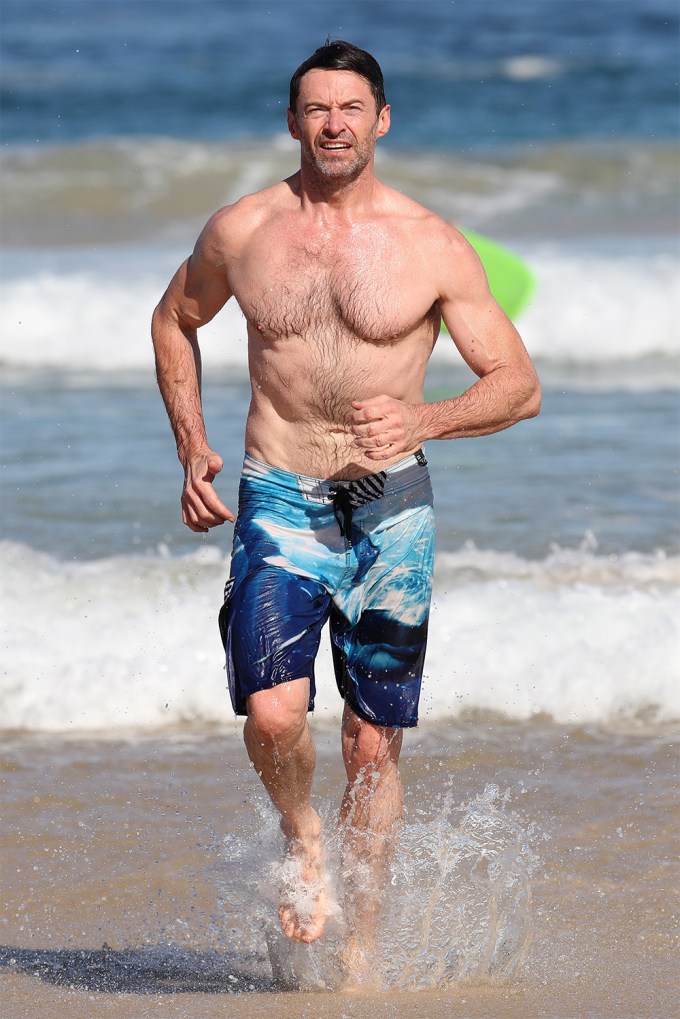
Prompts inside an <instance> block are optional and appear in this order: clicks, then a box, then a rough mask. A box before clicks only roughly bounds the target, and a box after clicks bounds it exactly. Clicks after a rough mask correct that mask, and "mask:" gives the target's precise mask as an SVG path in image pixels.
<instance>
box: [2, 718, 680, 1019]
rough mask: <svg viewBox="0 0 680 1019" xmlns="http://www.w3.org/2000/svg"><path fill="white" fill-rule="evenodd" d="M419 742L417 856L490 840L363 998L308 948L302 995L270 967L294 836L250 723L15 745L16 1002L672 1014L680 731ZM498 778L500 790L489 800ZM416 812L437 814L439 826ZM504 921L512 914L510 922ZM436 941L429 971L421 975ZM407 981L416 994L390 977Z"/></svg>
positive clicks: (413, 754)
mask: <svg viewBox="0 0 680 1019" xmlns="http://www.w3.org/2000/svg"><path fill="white" fill-rule="evenodd" d="M410 735H412V739H411V740H410V741H409V744H408V747H407V748H406V750H405V753H404V758H403V761H404V764H403V774H404V781H405V784H406V790H407V793H406V802H407V811H408V813H407V820H406V830H405V836H404V837H405V844H406V845H407V846H409V847H410V855H411V857H412V858H413V856H414V855H415V854H413V839H414V838H415V837H416V835H417V837H418V838H419V839H420V854H421V856H422V854H423V853H426V852H427V850H428V849H429V850H430V851H432V850H434V856H435V857H438V858H439V859H441V855H442V847H444V846H445V845H446V844H447V840H448V843H449V844H453V842H454V841H455V839H456V837H457V836H458V835H460V832H461V830H462V829H464V828H466V825H467V828H466V830H467V832H468V835H469V834H470V831H471V829H470V826H469V821H470V817H471V816H474V817H476V819H477V821H478V822H479V823H481V824H482V826H483V827H484V838H483V839H478V840H477V842H476V843H475V845H474V846H473V853H474V855H475V860H474V861H473V865H472V868H471V869H468V868H466V865H465V863H464V861H463V860H462V859H461V858H460V854H459V857H458V859H457V860H456V862H455V863H454V865H453V866H452V867H451V868H450V869H449V871H448V872H446V873H444V871H443V870H441V869H438V867H436V866H430V867H425V868H424V869H422V870H421V871H420V873H419V874H418V877H417V881H418V882H419V889H418V897H417V899H416V900H413V901H417V902H420V903H421V905H420V915H419V916H415V915H414V916H412V917H411V920H412V922H413V926H412V928H411V934H410V940H409V941H408V942H406V941H404V939H401V940H400V941H398V942H397V941H391V943H385V942H384V941H383V944H382V953H383V958H382V959H376V974H378V973H379V971H380V969H381V968H382V969H383V971H384V972H387V973H388V974H390V973H391V974H392V976H391V978H389V979H391V981H392V987H388V988H387V990H385V991H380V992H376V993H372V992H371V991H370V989H369V990H367V993H366V995H365V996H362V995H359V996H357V995H354V994H353V995H348V994H345V993H343V992H342V991H340V990H337V989H335V990H328V989H313V990H310V989H309V987H308V988H307V989H306V990H305V987H304V984H305V982H307V983H308V984H309V981H310V979H317V978H318V973H319V967H318V966H317V967H316V969H315V968H314V966H313V965H312V966H310V965H309V960H307V961H305V959H304V957H303V956H304V952H306V951H307V949H304V950H303V952H301V953H298V955H297V956H296V957H295V959H293V960H292V961H293V968H295V966H297V968H298V973H299V974H300V981H301V984H302V989H300V990H294V991H289V992H282V991H281V988H280V986H278V987H277V983H276V981H275V980H274V979H273V978H272V971H271V967H270V964H269V958H268V953H267V947H266V942H265V939H264V937H263V927H262V925H263V924H264V925H266V924H269V925H270V926H271V925H272V924H274V925H275V915H274V905H273V901H272V900H271V897H270V894H269V889H268V877H271V871H272V866H273V865H275V862H276V859H277V853H278V850H279V847H278V843H277V841H276V834H275V825H274V822H273V817H272V815H271V810H270V808H269V807H268V806H267V804H266V803H265V802H264V800H263V796H262V793H261V790H260V788H259V784H258V782H257V779H256V776H255V775H254V774H253V772H252V771H251V770H250V769H249V768H248V767H247V766H246V761H245V755H244V752H243V750H242V747H241V745H240V737H239V735H238V734H237V733H236V732H234V731H233V730H227V731H223V732H215V731H202V732H190V733H187V732H184V733H170V734H166V735H163V736H159V735H155V736H151V737H147V738H139V737H138V736H136V737H134V738H129V737H128V738H125V737H122V738H118V739H115V740H90V739H79V738H76V737H71V738H67V739H58V738H44V737H42V738H41V737H26V736H16V737H12V738H9V739H7V740H6V741H5V747H4V750H3V754H2V771H3V778H4V784H5V790H4V800H5V815H6V823H5V827H4V831H3V837H2V859H3V875H2V879H3V897H4V900H5V903H6V912H5V919H4V921H3V935H2V949H1V955H0V959H1V961H2V967H3V977H2V984H3V988H2V994H3V999H4V1001H5V1002H6V1004H5V1013H6V1014H8V1015H12V1016H15V1017H17V1019H19V1017H24V1016H25V1017H27V1019H28V1017H33V1016H37V1015H51V1014H52V1015H53V1014H59V1015H63V1016H65V1017H66V1016H68V1017H74V1019H76V1017H80V1016H83V1017H88V1019H89V1017H91V1016H99V1015H101V1016H111V1017H116V1019H118V1017H120V1019H123V1017H128V1016H129V1017H133V1016H134V1017H146V1016H156V1015H163V1016H168V1017H170V1016H178V1017H180V1016H181V1017H187V1019H193V1017H197V1019H198V1017H210V1016H218V1015H220V1016H222V1015H229V1016H234V1017H240V1016H243V1017H246V1016H248V1017H251V1016H259V1015H263V1016H264V1015H270V1014H272V1010H273V1009H276V1012H277V1014H281V1015H284V1016H286V1017H290V1019H293V1017H302V1016H312V1015H316V1016H322V1017H324V1016H328V1017H340V1016H351V1017H357V1019H359V1017H364V1016H366V1017H369V1016H371V1017H373V1016H393V1015H394V1016H397V1015H399V1016H423V1017H426V1016H428V1017H429V1016H432V1017H435V1019H439V1017H442V1019H443V1017H444V1016H469V1017H475V1016H498V1017H499V1019H500V1017H506V1016H507V1017H513V1019H514V1017H517V1019H519V1017H523V1019H527V1017H529V1016H554V1017H558V1016H559V1017H565V1016H581V1017H586V1016H588V1017H590V1016H592V1017H595V1016H602V1017H611V1019H624V1017H626V1019H628V1017H630V1019H633V1017H635V1019H641V1017H647V1016H649V1017H650V1019H651V1017H656V1019H659V1017H666V1016H667V1017H671V1016H673V1015H674V1014H677V1010H678V1008H679V1007H680V1000H679V999H678V996H677V987H676V986H675V979H674V976H675V970H674V966H673V963H672V959H673V946H674V938H673V928H672V916H671V914H672V908H673V895H674V887H675V882H676V880H677V870H676V868H675V860H676V855H677V854H676V848H677V842H676V841H675V833H674V831H673V812H674V809H675V806H676V804H675V792H674V781H675V773H674V768H675V764H676V758H675V756H674V753H673V748H672V741H671V734H670V733H663V732H661V731H659V730H658V729H656V730H655V731H650V732H641V731H637V732H636V731H631V730H628V731H615V730H608V731H607V730H603V729H600V730H595V729H593V730H587V729H576V728H575V729H573V730H571V731H570V730H563V729H557V728H555V727H553V726H551V725H550V724H548V723H540V722H536V723H533V724H531V725H526V724H524V725H517V724H511V723H508V722H504V723H499V722H498V720H492V719H486V720H484V719H477V720H474V721H470V722H469V723H468V724H466V725H463V724H461V723H457V724H455V725H441V724H440V725H428V726H425V727H423V728H422V729H420V730H418V731H417V733H414V734H410ZM317 738H318V741H319V747H320V766H319V773H318V781H317V786H316V796H317V802H318V805H319V808H320V811H321V813H322V815H323V816H324V817H325V819H327V822H328V827H329V830H330V828H331V825H332V815H333V810H334V804H336V803H337V801H338V797H339V792H340V788H341V774H340V766H339V762H338V756H337V750H336V747H335V741H336V735H335V731H334V728H331V727H330V726H326V725H321V726H319V725H317ZM494 786H496V787H497V788H498V790H499V794H498V796H495V794H494V793H493V792H492V793H491V794H489V788H490V787H491V788H492V789H493V787H494ZM485 790H486V794H484V791H485ZM480 794H482V795H481V799H480ZM485 797H486V798H485ZM471 802H473V803H476V804H477V806H476V810H475V811H472V812H471V811H470V809H469V805H470V803H471ZM419 818H421V819H422V818H425V819H426V821H425V823H424V825H423V824H421V825H420V828H419ZM433 822H434V825H433ZM428 825H429V826H428ZM499 825H505V826H506V829H505V831H506V835H507V831H508V830H510V829H511V830H512V831H513V832H515V833H518V834H519V842H518V845H519V844H520V843H521V846H522V848H521V849H520V852H524V854H525V855H527V854H528V858H529V859H530V863H529V864H528V865H527V866H525V868H524V870H523V871H521V870H520V869H517V870H516V875H515V876H518V875H519V874H520V872H521V874H522V875H523V879H525V880H526V888H527V891H528V896H527V897H526V899H525V897H521V898H517V897H515V898H513V899H512V902H510V904H508V903H507V902H506V903H505V905H504V904H503V901H502V896H500V895H499V888H500V885H499V883H498V881H497V880H496V881H495V880H494V878H493V876H492V874H491V868H490V861H492V860H493V858H494V857H493V852H491V851H490V845H491V843H492V842H493V839H494V838H498V837H499V836H498V831H499V830H500V829H499ZM478 830H479V829H478ZM414 833H415V834H414ZM494 833H495V834H494ZM237 840H240V843H241V850H240V851H239V852H234V846H235V845H236V841H237ZM473 841H474V840H473ZM456 844H457V845H458V848H460V843H456ZM508 845H509V843H508V841H507V839H506V842H505V843H504V846H505V850H506V851H507V848H508ZM244 848H245V850H246V852H244V851H243V850H244ZM433 858H434V857H433ZM516 862H517V861H516V860H515V863H516ZM398 866H399V862H398V861H397V865H396V867H395V873H396V871H397V870H398ZM471 874H474V877H473V878H472V881H473V884H474V887H475V888H476V890H477V892H478V893H479V901H480V903H482V905H481V907H480V911H479V914H478V916H477V917H476V919H475V925H476V926H475V929H474V931H473V932H472V933H470V931H468V937H467V947H466V951H467V958H466V959H465V966H466V967H467V969H468V971H469V972H468V974H467V975H463V976H462V977H460V976H453V977H452V978H451V979H450V980H449V981H448V986H439V987H437V986H436V984H437V982H439V983H440V985H441V984H446V983H447V980H446V979H445V978H443V977H442V976H441V974H440V975H439V977H437V975H436V974H437V968H438V966H439V967H440V966H441V946H440V947H439V949H438V951H439V956H438V954H437V947H436V945H435V939H434V936H433V933H432V929H431V928H428V922H429V921H428V917H427V916H426V914H427V912H428V908H430V910H431V909H432V906H433V903H434V904H435V906H434V908H435V911H436V908H437V905H436V900H439V901H440V903H443V905H444V907H445V908H447V909H449V910H451V912H450V914H449V921H450V929H451V937H452V938H453V937H454V935H455V934H456V931H457V930H458V934H459V933H460V932H459V929H457V926H456V918H455V908H456V906H455V902H456V900H455V890H456V889H455V886H456V884H458V885H459V886H460V887H462V888H465V894H466V899H467V902H468V905H469V903H470V902H471V901H472V900H473V898H474V896H472V895H471V894H470V887H471V885H470V881H471V876H470V875H471ZM239 877H240V878H241V880H239ZM393 883H394V882H393ZM449 884H450V885H451V886H453V898H452V899H451V900H450V901H448V904H446V903H445V902H444V900H445V899H446V895H447V894H450V893H451V889H450V888H449V889H448V891H447V887H446V885H449ZM258 887H259V893H258V892H256V893H255V896H253V892H252V889H253V888H258ZM258 896H259V897H258ZM427 903H429V907H427V905H426V904H427ZM393 905H394V906H395V908H396V904H393ZM459 905H460V903H459ZM389 908H391V907H388V911H389ZM410 908H411V909H412V910H413V911H414V913H417V912H418V907H415V906H413V902H412V903H411V907H410ZM494 910H496V918H497V921H498V920H499V919H500V923H499V924H498V926H497V927H496V928H495V929H494V930H493V931H492V930H491V928H490V927H489V918H490V916H491V915H492V914H493V911H494ZM254 917H257V924H255V925H254V926H253V924H252V923H251V921H252V920H253V918H254ZM430 920H431V915H430ZM512 922H514V923H515V924H516V926H517V927H518V929H519V934H518V933H517V932H516V933H515V941H514V942H512V941H510V942H509V941H508V938H507V936H506V937H505V944H503V931H502V929H501V928H502V927H504V928H505V929H507V928H508V927H509V926H510V925H511V924H512ZM485 923H486V928H485V926H484V925H485ZM387 927H388V928H389V920H388V922H387ZM330 936H331V940H332V933H331V935H330ZM428 938H429V939H430V941H429V945H428ZM520 942H521V943H522V947H521V948H518V945H519V944H520ZM424 948H426V949H427V952H426V953H425V955H423V949H424ZM513 951H515V952H516V954H517V957H516V958H515V959H514V960H513V959H512V953H513ZM503 953H505V955H503ZM419 954H420V956H421V958H424V959H425V960H426V961H425V962H421V963H420V964H417V963H416V964H414V960H416V959H417V957H418V956H419ZM520 956H521V958H520ZM463 968H465V967H463ZM322 969H323V967H322ZM504 969H505V972H504ZM315 973H316V977H314V974H315ZM310 974H311V976H310ZM394 974H399V976H398V977H396V978H395V975H394ZM404 980H405V981H406V983H407V984H409V983H410V986H401V987H400V986H394V985H395V983H396V984H398V983H399V982H400V981H402V982H403V981H404ZM428 980H430V982H431V983H432V984H433V985H434V986H433V987H429V988H428V986H427V983H428Z"/></svg>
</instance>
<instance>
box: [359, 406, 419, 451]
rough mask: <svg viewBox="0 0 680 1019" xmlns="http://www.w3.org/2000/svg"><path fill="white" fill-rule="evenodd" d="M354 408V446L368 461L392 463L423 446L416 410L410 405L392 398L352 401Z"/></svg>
mask: <svg viewBox="0 0 680 1019" xmlns="http://www.w3.org/2000/svg"><path fill="white" fill-rule="evenodd" d="M352 408H353V409H352V415H351V419H350V421H351V430H352V434H353V435H354V444H355V445H356V446H359V448H360V449H361V450H362V451H363V453H364V455H365V456H367V457H368V458H369V460H390V459H391V458H392V457H394V456H397V455H398V454H399V453H405V452H409V451H410V450H412V449H416V448H417V447H418V446H419V445H420V443H421V441H422V436H419V435H418V434H417V431H416V423H417V422H416V415H415V413H414V410H415V408H414V407H412V406H411V405H410V404H407V403H402V402H401V400H395V399H394V398H393V397H391V396H372V397H371V398H370V399H369V400H354V401H352Z"/></svg>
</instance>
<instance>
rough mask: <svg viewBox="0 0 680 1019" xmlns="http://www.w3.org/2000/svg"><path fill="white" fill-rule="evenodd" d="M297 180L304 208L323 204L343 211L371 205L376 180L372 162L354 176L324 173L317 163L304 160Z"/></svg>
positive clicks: (348, 211)
mask: <svg viewBox="0 0 680 1019" xmlns="http://www.w3.org/2000/svg"><path fill="white" fill-rule="evenodd" d="M298 180H299V189H300V201H301V204H302V207H303V209H304V208H305V207H308V208H309V209H310V211H311V210H312V209H313V208H315V207H316V208H318V207H319V206H326V207H327V208H328V209H332V210H336V211H338V212H345V213H352V212H355V211H359V210H360V209H362V208H366V207H367V206H370V205H371V204H372V202H373V199H374V196H375V191H376V184H378V181H377V180H376V178H375V176H374V174H373V163H372V162H371V163H369V164H367V165H366V166H365V167H364V168H363V169H362V170H361V171H360V172H359V173H358V174H357V175H356V176H353V177H327V176H325V175H324V174H322V173H319V171H318V170H317V169H316V167H314V166H309V165H305V164H304V163H303V165H302V166H301V167H300V173H299V177H298Z"/></svg>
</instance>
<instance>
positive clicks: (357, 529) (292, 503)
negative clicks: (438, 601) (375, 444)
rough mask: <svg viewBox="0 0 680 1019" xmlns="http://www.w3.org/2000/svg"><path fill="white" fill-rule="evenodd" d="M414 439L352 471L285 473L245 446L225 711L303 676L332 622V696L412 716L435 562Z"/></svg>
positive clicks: (226, 623)
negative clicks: (406, 448) (374, 464)
mask: <svg viewBox="0 0 680 1019" xmlns="http://www.w3.org/2000/svg"><path fill="white" fill-rule="evenodd" d="M426 464H427V461H426V459H425V457H424V455H423V453H422V452H421V451H418V452H417V453H415V454H412V455H411V456H408V457H406V458H405V459H404V460H401V461H400V462H399V463H397V464H394V465H393V466H392V467H388V468H387V469H386V470H385V471H380V472H379V473H377V474H370V475H367V476H366V477H363V478H360V479H359V480H357V481H327V480H321V479H319V478H310V477H307V476H305V475H301V474H291V473H290V472H288V471H284V470H280V469H279V468H277V467H271V466H269V465H268V464H265V463H262V462H261V461H259V460H256V459H254V458H253V457H251V456H249V455H246V457H245V460H244V463H243V472H242V475H241V484H240V489H239V507H238V516H237V520H236V525H235V528H234V545H233V551H232V562H231V573H230V577H229V580H228V581H227V585H226V589H225V602H224V605H223V607H222V609H221V611H220V632H221V634H222V639H223V642H224V646H225V651H226V656H227V675H228V679H229V691H230V694H231V700H232V704H233V707H234V711H235V712H236V713H237V714H239V715H244V714H246V713H247V711H246V698H248V697H249V696H250V695H251V694H253V693H255V692H257V691H259V690H265V689H269V688H271V687H273V686H276V684H277V683H282V682H285V681H288V680H292V679H299V678H302V677H309V681H310V697H309V710H310V711H312V710H313V709H314V697H315V681H314V660H315V658H316V654H317V651H318V648H319V641H320V637H321V630H322V627H323V626H324V624H325V623H326V621H329V625H330V637H331V647H332V651H333V664H334V668H335V677H336V681H337V684H338V689H339V691H340V694H341V696H342V697H343V698H344V699H345V700H346V701H347V702H348V704H349V705H350V707H351V708H352V709H353V710H354V711H355V712H356V713H357V715H359V716H360V717H361V718H364V719H367V720H368V721H370V722H374V723H376V724H378V725H381V726H395V727H396V726H398V727H407V726H414V725H416V724H417V722H418V700H419V696H420V684H421V679H422V673H423V661H424V657H425V645H426V642H427V624H428V617H429V609H430V595H431V590H432V570H433V564H434V512H433V508H432V489H431V486H430V478H429V473H428V470H427V466H426Z"/></svg>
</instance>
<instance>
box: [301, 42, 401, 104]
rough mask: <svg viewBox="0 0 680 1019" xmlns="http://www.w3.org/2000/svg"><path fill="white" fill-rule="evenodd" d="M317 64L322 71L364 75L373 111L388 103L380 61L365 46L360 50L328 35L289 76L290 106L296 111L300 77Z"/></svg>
mask: <svg viewBox="0 0 680 1019" xmlns="http://www.w3.org/2000/svg"><path fill="white" fill-rule="evenodd" d="M316 67H320V68H323V70H325V71H354V73H355V74H359V75H361V77H362V78H365V79H366V81H367V82H368V84H369V85H370V87H371V92H372V93H373V98H374V99H375V105H376V112H378V113H380V111H381V110H382V108H383V106H386V105H387V100H386V99H385V83H384V81H383V73H382V71H381V70H380V64H379V63H378V61H377V60H376V59H375V57H372V56H371V54H370V53H367V52H366V50H360V49H359V47H358V46H353V45H352V43H351V42H344V41H343V40H342V39H327V40H326V42H325V43H324V44H323V46H319V48H318V50H314V52H313V53H312V55H311V57H307V59H306V60H305V61H304V63H302V64H300V66H299V67H298V69H297V71H296V72H295V74H294V75H293V77H292V78H291V79H290V108H291V110H292V111H293V113H295V112H296V108H297V101H298V96H299V95H300V81H301V79H302V77H303V75H305V74H307V71H312V70H314V68H316Z"/></svg>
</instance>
